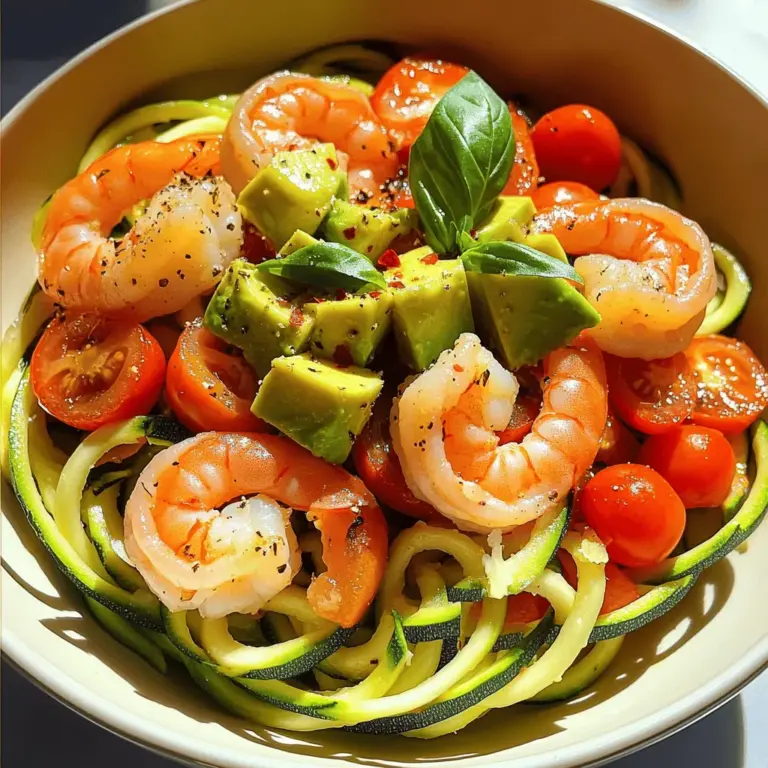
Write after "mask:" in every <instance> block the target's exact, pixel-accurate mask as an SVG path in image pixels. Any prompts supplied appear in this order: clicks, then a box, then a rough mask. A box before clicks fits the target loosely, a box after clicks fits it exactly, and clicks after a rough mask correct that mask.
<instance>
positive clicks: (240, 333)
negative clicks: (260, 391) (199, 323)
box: [203, 259, 312, 377]
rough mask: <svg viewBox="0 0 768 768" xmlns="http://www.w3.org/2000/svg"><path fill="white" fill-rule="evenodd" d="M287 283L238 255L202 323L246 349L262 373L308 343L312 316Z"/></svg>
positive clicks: (226, 339)
mask: <svg viewBox="0 0 768 768" xmlns="http://www.w3.org/2000/svg"><path fill="white" fill-rule="evenodd" d="M296 298H297V297H296V294H295V292H294V291H293V289H291V288H290V286H289V284H288V283H287V282H286V281H285V280H282V279H281V278H279V277H276V276H275V275H270V274H267V273H264V272H260V271H259V270H258V269H257V268H256V266H255V265H254V264H251V263H250V262H248V261H245V259H236V260H235V261H233V262H232V264H230V266H229V268H228V269H227V271H226V272H225V273H224V278H223V279H222V281H221V282H220V283H219V285H218V287H217V288H216V292H215V293H214V294H213V297H212V298H211V300H210V302H209V303H208V308H207V309H206V311H205V316H204V318H203V324H204V325H205V327H206V328H207V329H208V330H209V331H211V333H214V334H216V336H219V337H220V338H222V339H224V341H226V342H228V343H229V344H232V345H233V346H235V347H239V348H240V349H242V350H243V355H244V357H245V359H246V360H247V361H248V362H249V363H250V364H251V365H252V366H253V367H254V368H255V369H256V373H258V375H259V376H260V377H263V376H266V375H267V373H268V372H269V369H270V365H271V363H272V360H273V359H274V358H276V357H280V356H281V355H293V354H296V353H297V352H301V351H302V350H304V349H306V347H307V346H308V345H309V337H310V334H311V332H312V318H311V317H309V316H307V315H306V314H304V312H302V310H301V307H300V306H299V305H298V303H297V301H296Z"/></svg>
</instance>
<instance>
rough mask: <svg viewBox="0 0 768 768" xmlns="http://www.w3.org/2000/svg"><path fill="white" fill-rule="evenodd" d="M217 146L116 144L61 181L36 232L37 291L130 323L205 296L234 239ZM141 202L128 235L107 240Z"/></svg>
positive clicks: (232, 253) (235, 245) (237, 236)
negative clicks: (39, 236)
mask: <svg viewBox="0 0 768 768" xmlns="http://www.w3.org/2000/svg"><path fill="white" fill-rule="evenodd" d="M219 143H220V142H219V140H218V139H217V140H196V139H180V140H178V141H174V142H171V143H168V144H161V143H159V142H154V141H145V142H142V143H139V144H129V145H125V146H122V147H118V148H117V149H113V150H112V151H110V152H108V153H107V154H106V155H104V156H103V157H101V158H99V159H98V160H96V161H95V162H94V163H93V164H92V165H90V166H89V167H88V169H87V170H85V171H83V173H81V174H79V175H78V176H76V177H75V178H74V179H72V180H71V181H68V182H67V183H66V184H64V186H63V187H61V188H60V189H59V190H58V191H57V192H56V194H55V195H54V196H53V198H52V200H51V207H50V210H49V212H48V215H47V219H46V223H45V228H44V230H43V240H42V247H41V250H40V253H39V257H38V267H39V281H40V284H41V285H42V287H43V290H44V291H45V292H46V293H47V294H48V295H50V296H52V297H53V298H55V299H56V301H57V302H58V303H59V304H61V305H63V306H65V307H68V308H70V307H71V308H74V309H77V310H79V311H93V312H97V313H99V314H104V315H109V316H113V317H125V318H130V319H134V320H139V321H141V320H147V319H149V318H152V317H157V316H159V315H166V314H169V313H171V312H175V311H177V310H179V309H181V308H182V307H184V306H185V305H187V304H188V303H189V302H190V300H192V299H193V298H195V297H196V296H199V295H200V294H202V293H205V292H207V291H209V290H211V289H212V288H213V287H214V286H215V285H216V283H217V282H218V280H219V275H220V274H221V273H222V272H223V271H224V270H225V269H226V268H227V266H228V265H229V263H230V262H231V261H232V260H233V259H234V258H236V257H237V255H238V253H239V250H240V244H241V241H242V221H241V217H240V213H239V212H238V210H237V207H236V206H235V197H234V195H233V194H232V190H231V189H230V187H229V185H228V184H227V183H226V182H225V181H224V180H223V179H222V178H221V177H218V176H213V175H212V174H216V173H218V166H219ZM153 195H154V196H153ZM150 197H151V198H152V199H151V201H150V202H149V205H148V207H147V210H146V212H145V213H144V214H143V215H141V216H139V217H138V219H137V220H136V223H135V224H134V225H133V227H132V228H131V230H130V231H129V232H128V234H127V235H125V236H124V237H122V238H120V239H119V240H113V239H110V237H109V233H110V232H111V231H112V229H113V228H114V227H115V225H116V224H118V223H119V222H120V221H121V219H122V217H123V216H124V215H125V214H126V213H127V212H129V211H130V210H131V208H132V207H133V206H134V205H136V204H138V203H140V202H141V201H143V200H145V199H146V198H150Z"/></svg>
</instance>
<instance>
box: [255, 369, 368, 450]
mask: <svg viewBox="0 0 768 768" xmlns="http://www.w3.org/2000/svg"><path fill="white" fill-rule="evenodd" d="M382 385H383V382H382V380H381V378H380V377H379V376H378V375H377V374H375V373H373V372H371V371H367V370H365V369H364V368H357V367H354V366H350V367H348V368H342V367H340V366H337V365H334V364H333V363H331V362H328V361H322V360H317V359H315V358H313V357H311V356H310V355H309V354H304V355H296V356H293V357H280V358H277V359H276V360H274V361H273V363H272V369H271V370H270V372H269V373H268V374H267V376H266V377H265V378H264V381H263V382H262V385H261V388H260V389H259V391H258V393H257V395H256V399H255V400H254V401H253V408H252V410H253V413H254V414H255V415H256V416H258V417H259V418H261V419H263V420H264V421H266V422H267V423H268V424H271V425H272V426H273V427H275V428H276V429H279V430H280V431H281V432H282V433H283V434H285V435H287V436H288V437H290V438H291V439H293V440H295V441H296V442H297V443H298V444H299V445H303V446H304V447H305V448H307V449H309V450H310V451H311V452H312V453H313V454H314V455H315V456H319V457H320V458H322V459H325V460H326V461H329V462H331V463H332V464H342V463H343V462H344V461H346V459H347V456H348V455H349V452H350V450H351V449H352V443H353V442H354V439H355V438H356V437H357V435H359V434H360V432H361V431H362V429H363V427H364V426H365V423H366V422H367V421H368V419H369V417H370V415H371V409H372V407H373V403H374V401H375V400H376V398H377V397H378V396H379V393H380V392H381V388H382ZM299 393H301V394H300V395H299Z"/></svg>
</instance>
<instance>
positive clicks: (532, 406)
mask: <svg viewBox="0 0 768 768" xmlns="http://www.w3.org/2000/svg"><path fill="white" fill-rule="evenodd" d="M540 411H541V396H538V397H537V396H536V395H520V396H519V397H518V398H517V400H515V404H514V406H513V407H512V417H511V418H510V420H509V424H507V428H506V429H504V430H503V431H501V432H499V433H498V435H499V445H504V444H506V443H519V442H520V441H521V440H522V439H523V438H524V437H525V436H526V435H527V434H528V433H529V432H530V431H531V427H532V426H533V422H534V421H536V417H537V416H538V415H539V413H540Z"/></svg>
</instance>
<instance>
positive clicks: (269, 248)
mask: <svg viewBox="0 0 768 768" xmlns="http://www.w3.org/2000/svg"><path fill="white" fill-rule="evenodd" d="M240 255H241V256H242V257H243V258H244V259H247V260H248V261H250V262H251V264H261V262H262V261H268V260H269V259H274V258H275V255H276V252H275V246H274V245H273V243H272V241H271V240H270V239H269V238H268V237H265V236H264V235H262V234H261V232H259V230H258V229H256V227H254V226H253V224H251V223H250V222H247V221H246V222H245V223H244V225H243V245H242V246H241V248H240Z"/></svg>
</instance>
